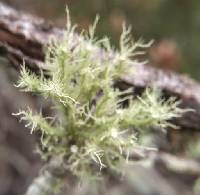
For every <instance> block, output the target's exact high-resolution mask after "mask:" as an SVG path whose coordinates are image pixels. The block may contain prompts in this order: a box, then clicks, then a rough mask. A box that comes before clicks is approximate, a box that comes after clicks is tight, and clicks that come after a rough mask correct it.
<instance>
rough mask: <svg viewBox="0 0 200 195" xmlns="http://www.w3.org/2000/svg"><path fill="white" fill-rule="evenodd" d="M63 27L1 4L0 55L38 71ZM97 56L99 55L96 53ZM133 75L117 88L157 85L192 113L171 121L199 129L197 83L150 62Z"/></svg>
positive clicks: (182, 126)
mask: <svg viewBox="0 0 200 195" xmlns="http://www.w3.org/2000/svg"><path fill="white" fill-rule="evenodd" d="M62 35H63V29H60V28H57V27H54V26H53V25H51V24H49V23H47V22H46V21H44V20H43V19H41V18H37V17H35V16H31V15H28V14H26V13H22V12H19V11H16V10H14V9H12V8H10V7H7V6H5V5H4V4H2V3H0V43H1V46H0V55H2V56H5V57H7V58H8V59H9V60H10V61H11V63H12V64H13V65H15V67H16V68H19V67H20V64H21V63H22V60H23V59H24V60H25V61H26V65H28V66H29V67H30V68H31V69H33V70H35V71H37V69H38V67H39V66H40V64H41V62H42V61H43V60H44V52H43V49H42V48H43V46H44V45H45V44H47V43H48V41H49V39H50V38H51V37H56V38H60V37H62ZM99 57H100V56H99ZM135 69H136V73H137V74H135V75H134V76H132V77H128V76H124V77H123V78H122V79H121V80H120V81H118V82H117V85H118V87H120V88H127V87H130V86H132V87H134V88H135V91H136V92H140V91H141V90H143V89H144V88H146V87H147V86H150V85H155V86H158V87H159V88H161V89H162V91H164V93H165V95H166V96H167V97H168V96H172V95H173V96H177V97H178V98H179V99H181V101H182V104H181V107H183V108H192V109H194V110H195V112H189V113H186V114H184V116H183V117H181V118H179V119H178V120H176V121H174V123H175V124H177V125H178V126H180V127H181V128H182V129H189V130H190V129H191V130H200V84H199V83H198V82H196V81H194V80H193V79H190V78H189V77H187V76H183V75H179V74H176V73H173V72H169V71H163V70H159V69H156V68H153V67H151V66H150V65H138V66H136V67H135Z"/></svg>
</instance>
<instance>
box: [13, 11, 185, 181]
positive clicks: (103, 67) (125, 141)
mask: <svg viewBox="0 0 200 195" xmlns="http://www.w3.org/2000/svg"><path fill="white" fill-rule="evenodd" d="M67 18H68V21H67V26H66V29H65V34H64V38H63V39H62V40H52V41H51V43H50V44H49V45H48V46H47V49H46V58H45V62H44V64H43V65H42V66H43V67H44V68H45V70H42V71H41V74H39V75H36V74H35V73H33V72H31V71H30V70H28V69H27V68H26V67H25V66H23V67H22V70H21V76H20V79H19V82H18V84H17V87H20V88H21V89H22V90H23V91H26V92H33V93H37V94H41V95H42V96H44V97H45V98H50V99H52V100H53V102H54V105H55V106H54V110H56V114H55V116H54V117H53V118H52V117H43V116H42V114H40V113H39V114H35V113H33V112H32V111H31V110H30V109H28V110H27V111H20V112H19V113H18V115H21V119H22V120H24V121H26V122H27V124H26V126H27V127H30V128H31V132H34V131H40V132H41V145H42V148H41V151H40V153H41V155H42V157H43V158H46V159H49V158H59V159H62V164H63V167H64V168H66V169H67V170H69V171H70V172H71V173H72V174H74V175H75V176H77V177H78V178H79V179H81V178H83V177H84V179H85V178H89V177H91V176H94V177H100V176H101V174H102V172H103V170H105V169H112V170H114V171H118V164H119V163H121V162H122V163H128V154H129V150H130V149H133V148H134V147H136V146H137V145H138V139H139V138H140V135H141V132H143V133H145V132H146V131H148V130H149V129H150V128H152V127H161V128H162V129H163V128H166V127H167V126H168V125H170V124H169V123H168V120H169V119H171V118H173V117H178V116H180V114H181V112H182V110H180V109H179V108H178V107H177V104H178V102H176V101H175V100H174V99H169V100H168V101H164V100H162V98H160V94H159V92H158V90H151V89H147V90H146V91H145V92H144V94H143V95H142V96H141V97H136V98H134V99H133V97H132V95H130V94H132V89H128V90H125V91H120V90H118V89H116V88H114V87H113V85H114V82H115V80H116V79H118V78H119V77H120V76H122V75H123V74H129V73H130V72H134V64H136V63H142V62H139V61H137V59H136V56H137V55H138V54H140V53H141V51H142V50H143V49H144V48H146V47H148V46H149V44H144V43H143V41H141V40H139V41H136V42H133V41H132V39H131V37H130V28H126V26H125V25H124V26H123V32H122V35H121V38H120V43H119V50H116V49H114V48H113V47H112V46H111V44H110V42H109V39H108V38H107V37H104V38H103V39H100V40H98V39H96V37H95V35H94V32H95V28H96V24H97V20H95V22H94V25H93V26H91V27H90V28H89V30H88V32H85V31H83V32H81V33H80V35H77V34H76V33H75V29H76V26H74V25H72V24H71V21H70V16H69V14H68V12H67ZM135 74H137V72H135ZM44 75H45V76H44ZM125 100H126V101H128V106H126V107H123V106H122V102H123V101H125ZM101 170H102V171H101Z"/></svg>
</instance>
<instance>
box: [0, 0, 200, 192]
mask: <svg viewBox="0 0 200 195" xmlns="http://www.w3.org/2000/svg"><path fill="white" fill-rule="evenodd" d="M0 2H4V3H6V4H7V5H10V6H12V7H14V8H16V9H17V10H23V11H24V10H25V11H27V12H28V13H31V14H35V15H38V16H41V17H43V18H45V19H47V20H48V21H50V22H52V23H53V24H54V25H57V26H59V27H64V26H65V22H66V14H65V6H66V4H68V6H69V8H70V11H71V16H72V21H73V23H77V24H78V25H79V26H80V29H82V28H87V27H88V26H89V25H90V24H92V23H93V21H94V18H95V16H96V14H97V13H98V14H99V15H100V16H101V20H100V23H99V25H98V28H97V35H98V36H99V37H102V36H104V35H108V36H109V37H110V38H111V42H112V43H113V44H114V45H115V46H116V47H117V46H118V39H119V36H120V34H121V29H122V23H123V22H124V21H126V23H127V24H129V25H131V26H132V29H133V31H132V32H133V37H134V38H135V39H138V38H141V37H142V38H143V39H144V40H146V41H147V42H148V41H150V40H152V39H153V40H155V42H154V44H153V46H152V47H151V48H150V49H149V51H148V55H149V60H150V62H151V64H153V65H154V66H157V67H160V68H163V69H166V70H173V71H177V72H181V73H184V74H188V75H190V76H191V77H193V78H195V79H197V80H200V65H199V63H200V1H199V0H0ZM6 63H8V62H7V61H6V60H5V59H0V115H1V117H0V195H21V194H23V192H24V191H25V189H26V187H27V186H28V185H29V183H30V182H31V181H32V179H33V178H34V177H35V176H36V175H37V173H38V171H39V170H40V167H41V166H42V163H41V161H40V160H39V157H38V156H37V155H36V154H35V153H34V152H33V151H34V148H35V140H34V136H31V135H30V134H29V131H28V130H27V129H25V128H24V125H23V124H19V122H18V119H17V118H15V117H13V116H12V115H11V113H13V112H17V111H18V110H19V109H20V108H21V109H23V108H26V107H27V106H29V107H31V108H32V109H33V110H34V109H35V110H39V109H40V108H41V107H42V106H43V107H44V108H48V102H45V103H44V101H43V100H42V99H40V97H36V96H34V97H33V96H31V95H29V94H23V93H21V92H19V91H18V89H16V88H15V87H14V86H13V84H14V83H15V82H16V80H17V77H18V73H17V72H16V71H15V70H14V69H13V68H12V67H10V66H9V65H6ZM47 112H48V111H47ZM188 132H189V131H188ZM175 134H176V133H175ZM189 134H190V135H191V132H189V133H188V137H189V136H190V135H189ZM195 136H196V134H195ZM195 136H193V137H195ZM198 136H199V134H198ZM183 137H184V136H181V135H180V134H178V133H177V135H175V138H174V140H175V141H174V145H173V143H172V147H173V149H174V148H175V149H176V147H177V145H179V144H178V143H179V142H180V140H182V139H183V140H184V139H187V138H186V137H187V136H185V137H184V138H183ZM183 143H184V142H183Z"/></svg>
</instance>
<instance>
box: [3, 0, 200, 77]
mask: <svg viewBox="0 0 200 195" xmlns="http://www.w3.org/2000/svg"><path fill="white" fill-rule="evenodd" d="M1 1H2V2H5V3H7V4H9V5H11V6H13V7H15V8H17V9H21V10H26V11H28V12H30V13H33V14H36V15H39V16H41V17H44V18H46V19H48V20H49V21H52V22H53V23H56V24H57V25H58V26H64V24H65V5H66V4H68V6H69V8H70V10H71V15H72V19H73V22H74V23H78V24H79V26H80V27H81V28H87V27H88V25H89V24H91V23H92V22H93V20H94V18H95V16H96V14H97V13H98V14H99V15H100V16H101V20H100V23H99V25H98V28H97V34H98V35H99V36H100V37H101V36H103V35H108V36H110V37H111V41H112V43H113V44H115V45H116V46H117V40H118V38H119V36H120V33H121V26H122V23H123V22H124V21H126V23H127V24H130V25H131V26H132V29H133V37H134V38H135V39H137V38H140V37H142V38H143V39H144V40H146V41H149V40H151V39H153V40H155V44H154V46H153V48H152V49H151V50H150V59H151V60H152V61H153V64H154V65H156V66H159V67H161V68H165V69H173V70H175V71H179V72H182V73H186V74H189V75H191V76H192V77H194V78H196V79H200V65H199V62H200V44H199V43H200V1H198V0H190V1H188V0H84V1H83V0H42V1H41V0H1Z"/></svg>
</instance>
